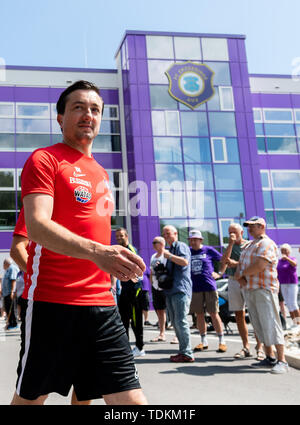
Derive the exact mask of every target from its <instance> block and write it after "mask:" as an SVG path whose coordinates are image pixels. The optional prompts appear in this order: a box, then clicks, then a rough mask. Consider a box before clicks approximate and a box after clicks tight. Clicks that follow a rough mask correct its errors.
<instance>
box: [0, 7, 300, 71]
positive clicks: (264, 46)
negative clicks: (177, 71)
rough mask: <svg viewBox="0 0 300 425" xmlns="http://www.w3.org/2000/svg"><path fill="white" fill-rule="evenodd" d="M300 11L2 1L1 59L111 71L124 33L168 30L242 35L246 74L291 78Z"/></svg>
mask: <svg viewBox="0 0 300 425" xmlns="http://www.w3.org/2000/svg"><path fill="white" fill-rule="evenodd" d="M299 16H300V0H285V1H281V0H10V1H7V0H0V63H4V64H6V65H23V66H54V67H75V68H97V69H115V67H116V65H115V59H114V56H115V53H116V51H117V49H118V47H119V45H120V42H121V40H122V38H123V36H124V34H125V32H126V30H140V31H168V32H190V33H213V34H240V35H245V36H246V50H247V57H248V69H249V72H250V73H256V74H289V75H291V74H293V73H295V71H296V69H298V70H299V69H300V66H299V65H300V43H299V39H300V25H299ZM297 72H298V71H297ZM298 73H299V72H298Z"/></svg>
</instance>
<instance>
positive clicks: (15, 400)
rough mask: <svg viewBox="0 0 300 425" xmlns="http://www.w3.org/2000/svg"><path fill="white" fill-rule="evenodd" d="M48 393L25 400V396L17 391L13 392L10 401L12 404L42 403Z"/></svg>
mask: <svg viewBox="0 0 300 425" xmlns="http://www.w3.org/2000/svg"><path fill="white" fill-rule="evenodd" d="M47 397H48V395H42V396H40V397H38V398H36V399H35V400H27V399H26V398H23V397H20V396H19V395H18V394H17V393H14V396H13V399H12V401H11V403H10V404H11V405H12V406H25V405H27V406H29V405H31V406H33V405H40V406H41V405H43V404H44V403H45V401H46V399H47Z"/></svg>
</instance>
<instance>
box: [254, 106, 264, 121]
mask: <svg viewBox="0 0 300 425" xmlns="http://www.w3.org/2000/svg"><path fill="white" fill-rule="evenodd" d="M253 118H254V122H262V111H261V109H259V108H253Z"/></svg>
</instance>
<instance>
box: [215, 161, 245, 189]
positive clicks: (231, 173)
mask: <svg viewBox="0 0 300 425" xmlns="http://www.w3.org/2000/svg"><path fill="white" fill-rule="evenodd" d="M214 176H215V185H216V190H242V189H243V186H242V177H241V169H240V166H239V165H231V164H214Z"/></svg>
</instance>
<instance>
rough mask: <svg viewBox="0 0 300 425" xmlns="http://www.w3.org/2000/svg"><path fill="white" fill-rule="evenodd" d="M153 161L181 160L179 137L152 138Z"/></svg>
mask: <svg viewBox="0 0 300 425" xmlns="http://www.w3.org/2000/svg"><path fill="white" fill-rule="evenodd" d="M154 157H155V162H182V155H181V146H180V139H179V138H172V137H161V138H158V137H155V138H154Z"/></svg>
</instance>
